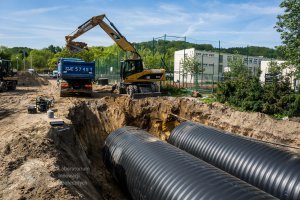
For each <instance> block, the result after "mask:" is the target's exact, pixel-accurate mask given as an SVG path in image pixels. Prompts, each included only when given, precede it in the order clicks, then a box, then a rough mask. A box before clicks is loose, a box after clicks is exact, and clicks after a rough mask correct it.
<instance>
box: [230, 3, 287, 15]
mask: <svg viewBox="0 0 300 200" xmlns="http://www.w3.org/2000/svg"><path fill="white" fill-rule="evenodd" d="M228 7H229V8H231V9H232V10H234V11H236V12H238V13H244V14H245V12H246V13H252V14H255V15H276V14H279V13H281V12H282V9H281V8H280V7H278V6H265V5H259V4H254V3H238V4H229V5H228Z"/></svg>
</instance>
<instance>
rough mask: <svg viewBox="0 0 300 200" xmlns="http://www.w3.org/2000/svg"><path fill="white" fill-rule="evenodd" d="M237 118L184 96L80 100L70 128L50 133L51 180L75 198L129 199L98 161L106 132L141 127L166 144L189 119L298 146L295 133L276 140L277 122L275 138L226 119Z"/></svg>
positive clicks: (233, 114) (66, 127) (277, 135)
mask: <svg viewBox="0 0 300 200" xmlns="http://www.w3.org/2000/svg"><path fill="white" fill-rule="evenodd" d="M237 114H240V113H235V111H233V110H231V109H230V108H225V107H223V106H220V105H215V106H214V105H207V104H203V103H201V102H199V101H198V100H196V99H188V98H186V99H185V98H171V97H170V98H169V97H166V98H150V99H144V100H131V99H129V98H125V97H124V98H123V97H121V98H120V97H119V98H113V97H107V98H102V99H99V100H86V101H78V102H76V103H75V104H74V106H72V107H71V108H70V109H69V114H68V119H70V121H71V122H72V123H71V125H69V126H64V127H61V128H53V129H51V130H50V132H49V137H50V138H52V139H53V140H54V142H55V145H56V148H57V149H58V151H59V154H58V160H57V165H58V166H59V168H58V170H56V172H55V173H54V177H55V178H56V179H59V180H61V181H62V182H64V183H67V184H65V185H66V187H67V188H68V190H69V192H70V193H71V194H72V195H74V197H78V198H79V199H82V198H83V199H129V198H130V197H129V196H128V195H126V193H124V192H123V191H122V189H121V187H120V186H119V185H118V183H116V182H115V180H114V179H113V177H112V175H111V174H110V173H109V172H108V171H107V169H106V168H105V165H104V163H103V159H102V148H103V146H104V141H105V139H106V137H107V136H108V134H109V133H111V132H112V131H114V130H116V129H117V128H120V127H123V126H125V125H128V126H136V127H139V128H142V129H144V130H146V131H148V132H150V133H151V134H153V135H154V136H156V137H158V138H160V139H162V140H166V139H167V138H168V136H169V135H170V132H171V131H172V130H173V129H174V128H175V127H176V126H177V125H178V124H179V123H180V122H181V121H184V120H185V119H187V120H193V121H197V122H200V123H203V124H208V125H211V126H215V127H218V128H222V129H224V130H228V131H232V132H235V133H239V134H241V135H246V136H250V137H254V138H258V139H265V140H268V141H272V142H280V143H285V144H296V145H299V138H297V137H295V135H293V134H292V133H293V132H291V135H290V136H289V137H287V135H285V137H282V138H281V137H280V136H279V135H280V130H281V129H280V128H279V129H278V127H279V125H280V124H279V125H278V124H277V125H276V124H274V123H273V124H272V123H271V125H272V126H273V127H274V126H275V128H276V127H277V129H276V130H277V131H279V133H278V134H277V132H267V129H268V127H265V126H264V125H263V124H262V127H260V125H259V126H258V128H257V127H253V126H251V123H250V122H247V120H246V121H245V119H246V118H249V116H242V117H244V119H239V120H238V121H244V123H240V126H237V125H235V123H231V124H230V123H229V122H228V118H229V119H230V118H231V117H234V116H235V115H237ZM258 115H259V117H258V116H253V119H254V118H255V119H257V120H260V121H261V120H262V119H263V120H265V121H266V120H267V119H266V116H261V114H258ZM224 116H226V117H225V118H224ZM269 120H271V119H269ZM249 123H250V124H249ZM253 123H258V122H253ZM260 123H261V122H260ZM250 127H252V128H250ZM263 128H266V129H263ZM295 128H296V129H297V128H298V125H296V127H295ZM264 130H265V131H264Z"/></svg>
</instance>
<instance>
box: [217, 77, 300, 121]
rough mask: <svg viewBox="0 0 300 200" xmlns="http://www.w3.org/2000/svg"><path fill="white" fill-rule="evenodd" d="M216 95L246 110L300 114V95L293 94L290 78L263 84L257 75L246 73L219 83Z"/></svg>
mask: <svg viewBox="0 0 300 200" xmlns="http://www.w3.org/2000/svg"><path fill="white" fill-rule="evenodd" d="M215 96H216V99H217V100H218V101H219V102H221V103H228V104H229V105H232V106H235V107H238V108H241V109H242V110H245V111H256V112H263V113H266V114H270V115H278V116H279V115H280V116H281V115H286V116H289V117H291V116H300V95H299V94H294V93H292V94H291V89H290V83H289V81H288V79H280V80H274V81H273V82H272V83H269V84H265V85H263V86H262V85H261V83H260V82H259V79H258V77H257V76H250V75H246V74H244V75H242V76H238V77H236V78H234V79H233V78H229V79H228V80H226V81H225V82H223V83H219V84H218V89H217V91H216V93H215Z"/></svg>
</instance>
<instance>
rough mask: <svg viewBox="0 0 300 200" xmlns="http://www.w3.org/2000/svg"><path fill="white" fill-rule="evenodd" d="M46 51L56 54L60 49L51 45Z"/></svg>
mask: <svg viewBox="0 0 300 200" xmlns="http://www.w3.org/2000/svg"><path fill="white" fill-rule="evenodd" d="M47 49H48V50H49V51H51V52H52V53H58V52H61V51H62V49H61V48H60V47H59V46H54V45H52V44H51V45H50V46H49V47H48V48H47Z"/></svg>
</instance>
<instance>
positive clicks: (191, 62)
mask: <svg viewBox="0 0 300 200" xmlns="http://www.w3.org/2000/svg"><path fill="white" fill-rule="evenodd" d="M181 64H182V68H183V70H184V71H186V72H187V73H188V74H190V75H191V81H192V77H193V76H194V82H195V84H196V87H197V86H198V74H199V73H201V72H203V71H204V70H202V69H201V62H200V61H199V60H198V59H197V58H196V57H195V56H187V57H185V58H184V59H181Z"/></svg>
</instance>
